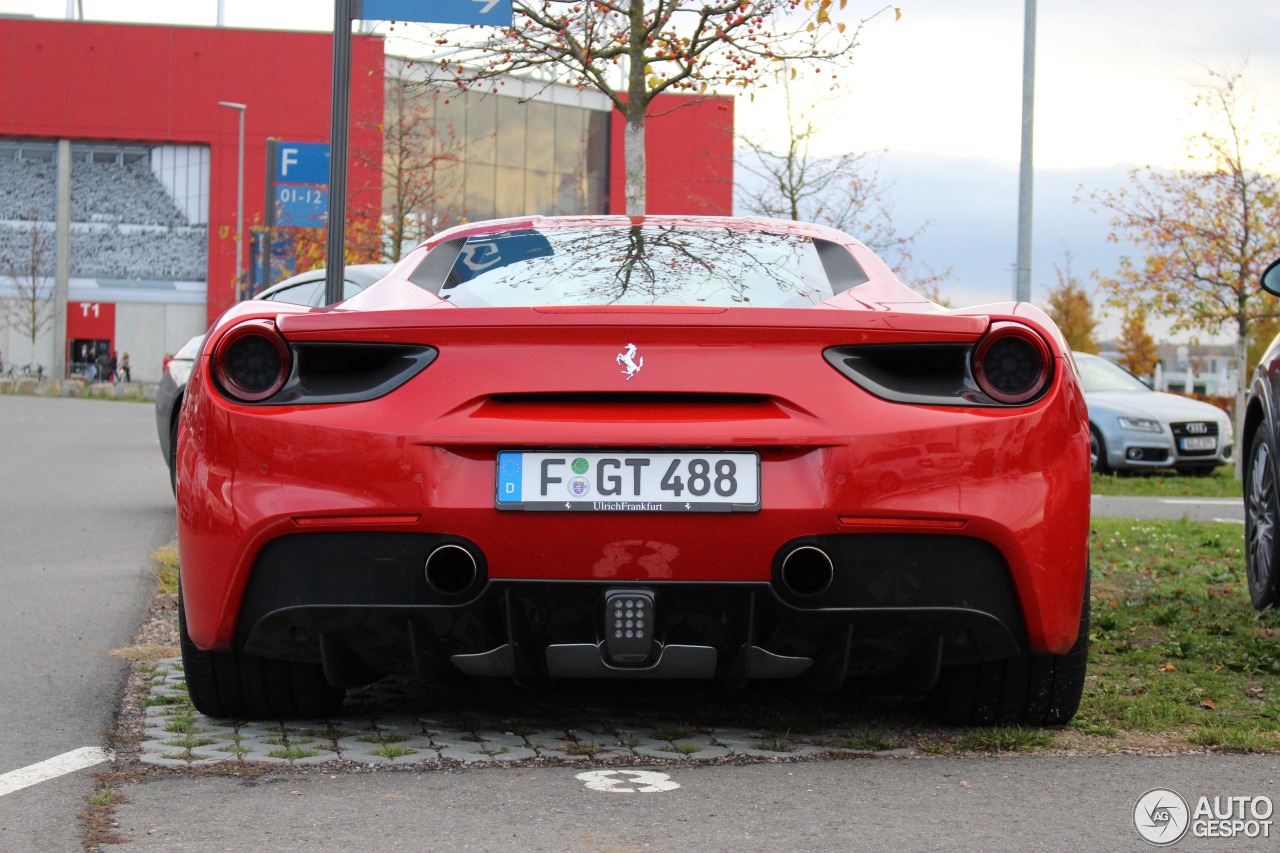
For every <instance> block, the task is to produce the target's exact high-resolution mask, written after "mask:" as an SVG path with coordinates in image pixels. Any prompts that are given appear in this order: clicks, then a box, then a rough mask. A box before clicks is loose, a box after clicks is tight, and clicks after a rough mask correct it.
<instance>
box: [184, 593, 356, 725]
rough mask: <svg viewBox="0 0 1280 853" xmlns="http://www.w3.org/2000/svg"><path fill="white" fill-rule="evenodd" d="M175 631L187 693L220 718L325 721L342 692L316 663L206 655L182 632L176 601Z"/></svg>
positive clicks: (339, 702)
mask: <svg viewBox="0 0 1280 853" xmlns="http://www.w3.org/2000/svg"><path fill="white" fill-rule="evenodd" d="M178 633H179V636H180V640H181V643H182V668H183V671H184V674H185V675H186V679H187V692H188V693H189V694H190V695H191V703H192V704H193V705H195V706H196V710H197V711H199V712H200V713H202V714H205V715H206V716H209V717H214V718H216V719H220V720H227V719H233V720H263V719H269V720H299V719H320V718H325V717H330V716H332V715H333V714H335V713H337V711H338V709H339V708H341V707H342V700H343V698H344V697H345V696H346V690H344V689H343V688H341V687H334V686H332V685H330V684H329V683H328V682H327V681H325V678H324V672H323V670H322V669H321V667H320V665H319V664H311V663H299V662H297V661H281V660H273V659H271V658H262V657H258V656H257V655H251V654H246V653H244V652H242V651H239V650H233V651H205V650H203V649H199V648H197V647H196V645H195V643H193V642H192V641H191V637H190V636H189V635H188V634H187V615H186V610H185V609H184V608H183V604H182V597H181V596H179V597H178Z"/></svg>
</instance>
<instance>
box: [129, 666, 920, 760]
mask: <svg viewBox="0 0 1280 853" xmlns="http://www.w3.org/2000/svg"><path fill="white" fill-rule="evenodd" d="M637 695H638V696H639V700H638V701H637V702H636V704H635V706H634V707H632V706H629V705H624V706H622V707H621V708H620V707H619V706H618V705H615V706H612V707H608V706H597V705H592V706H584V705H574V704H572V703H566V702H564V701H562V698H563V697H560V696H558V694H557V693H556V692H555V691H552V692H551V693H523V692H520V691H518V690H512V689H505V690H499V691H497V692H492V691H490V692H488V693H487V692H486V689H485V688H484V687H470V688H468V689H466V690H463V691H459V692H456V693H451V694H449V695H448V696H436V697H434V701H433V694H432V692H431V691H428V690H426V689H425V688H420V687H415V686H414V685H410V684H405V683H401V682H395V681H390V680H389V681H385V682H379V683H378V684H375V685H371V686H370V687H367V688H361V689H359V690H353V691H351V692H350V693H349V694H348V698H347V701H346V703H345V705H344V706H343V709H342V712H341V714H340V716H338V717H335V718H334V719H331V720H280V721H269V722H265V721H257V722H245V721H236V720H213V719H210V718H208V717H206V716H204V715H203V714H200V713H199V712H197V711H196V710H195V709H194V708H193V707H192V706H191V704H190V701H189V699H188V698H187V692H186V682H185V679H184V677H183V673H182V662H181V660H180V659H178V658H170V659H165V660H161V661H158V662H157V663H156V664H155V672H154V675H153V676H152V677H151V678H150V679H149V680H148V682H147V685H146V696H145V697H144V699H143V705H144V706H145V716H144V719H143V725H142V740H141V745H140V750H139V758H140V760H141V762H142V763H144V764H150V765H155V766H158V767H200V766H204V765H212V764H220V763H225V762H241V763H259V764H265V765H276V766H297V767H304V766H307V765H313V764H326V763H330V762H334V761H340V762H347V763H350V764H356V765H365V766H405V765H426V764H428V763H437V764H438V763H439V762H442V761H443V762H447V763H448V764H450V765H459V764H461V765H464V766H470V765H476V766H480V765H509V764H515V763H541V762H554V763H565V764H572V765H608V764H635V763H653V762H673V763H674V762H679V763H683V764H687V763H699V762H702V763H706V762H714V761H724V760H742V759H753V760H770V761H779V760H783V761H786V760H796V759H803V758H813V757H816V756H822V755H828V754H830V755H842V754H843V755H848V754H853V753H862V752H863V751H862V750H856V749H851V748H849V746H848V742H849V737H848V736H847V735H845V734H842V732H841V731H840V730H839V729H838V728H837V729H832V728H830V727H827V728H824V729H823V732H822V733H821V734H813V735H801V734H794V733H792V732H791V731H790V730H789V728H788V721H787V720H785V719H781V720H775V721H773V723H774V724H773V725H769V726H765V725H759V724H752V725H748V726H743V725H741V724H740V723H738V722H736V721H733V720H722V719H714V720H713V721H712V722H709V723H705V722H700V723H699V724H698V725H693V724H691V723H689V722H688V721H689V720H690V719H692V718H694V716H695V714H694V712H693V709H691V708H688V707H682V706H681V702H680V697H681V696H682V694H681V693H680V692H679V691H674V692H672V693H670V694H663V695H658V696H656V697H654V698H653V701H649V702H646V701H644V699H645V696H644V694H642V693H638V694H637ZM749 710H750V709H747V712H746V713H747V715H749ZM696 716H697V718H698V719H699V720H702V719H705V718H706V717H705V715H702V714H697V715H696ZM901 752H903V750H901V749H889V748H886V749H885V750H884V751H882V752H881V753H879V754H895V755H896V754H900V753H901ZM908 752H909V750H908Z"/></svg>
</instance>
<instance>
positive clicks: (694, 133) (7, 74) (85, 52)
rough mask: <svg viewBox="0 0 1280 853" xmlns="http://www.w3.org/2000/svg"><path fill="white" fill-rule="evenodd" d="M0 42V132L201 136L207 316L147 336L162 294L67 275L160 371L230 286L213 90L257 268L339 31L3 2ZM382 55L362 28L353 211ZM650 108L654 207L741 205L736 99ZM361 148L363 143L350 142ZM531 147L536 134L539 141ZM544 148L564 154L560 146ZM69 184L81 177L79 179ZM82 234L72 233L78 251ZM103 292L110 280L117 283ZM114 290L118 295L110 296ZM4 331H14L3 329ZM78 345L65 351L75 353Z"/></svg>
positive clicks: (367, 162)
mask: <svg viewBox="0 0 1280 853" xmlns="http://www.w3.org/2000/svg"><path fill="white" fill-rule="evenodd" d="M0 57H3V59H4V61H2V62H0V143H5V142H6V141H9V142H13V141H14V140H17V142H16V143H13V144H15V145H18V146H21V144H22V141H23V140H26V141H27V142H29V143H30V142H33V143H36V144H44V145H45V147H46V148H48V147H49V144H51V143H53V142H56V141H57V140H69V141H71V142H72V144H73V150H74V146H75V145H76V144H79V145H81V146H82V148H83V147H85V146H88V147H92V146H93V145H95V144H108V145H115V146H117V147H119V148H120V149H121V150H123V151H125V153H124V155H122V156H125V157H127V156H129V153H128V150H127V149H128V148H129V146H130V145H138V146H179V147H181V146H202V147H205V148H207V157H206V159H207V174H208V177H207V189H202V190H201V192H202V193H204V192H207V234H208V239H207V249H200V250H198V251H206V252H207V272H206V271H205V270H204V269H201V270H199V271H198V272H195V273H191V274H190V277H191V278H193V279H195V278H199V277H200V276H201V274H203V275H204V281H205V284H204V299H205V301H204V305H203V311H202V312H201V316H199V318H198V319H197V317H196V315H195V313H194V311H198V310H199V309H200V306H199V305H198V304H195V303H192V302H191V300H192V299H193V298H196V299H198V295H197V294H196V293H190V292H189V293H188V294H187V302H188V303H191V304H188V305H186V306H185V311H186V313H185V314H184V315H183V317H184V318H185V319H183V320H182V321H181V322H174V321H173V319H172V318H173V314H174V312H170V315H169V327H168V329H167V330H166V331H164V332H163V333H160V337H161V338H163V340H161V341H154V342H147V341H145V340H143V339H144V338H145V337H146V335H147V333H148V332H151V334H152V336H153V337H155V336H156V333H155V332H153V331H152V328H153V327H154V325H155V324H156V323H157V322H158V320H157V318H158V317H160V316H161V315H160V314H159V313H157V309H156V307H155V304H154V303H156V302H157V301H160V297H157V296H156V295H155V294H154V293H153V294H151V295H149V296H147V295H145V294H144V299H143V301H146V300H148V299H149V300H150V301H151V303H152V304H151V305H149V306H146V308H147V310H145V311H144V310H142V308H140V307H139V306H137V305H129V304H126V302H127V300H112V299H111V298H110V296H106V297H104V298H103V299H102V300H98V301H93V300H89V301H84V302H83V303H82V302H78V301H76V300H77V299H79V298H81V297H77V296H76V295H75V280H74V278H73V285H72V291H73V292H72V297H71V301H69V304H68V306H67V329H66V332H67V340H68V341H69V342H70V341H71V340H73V339H75V340H80V339H85V340H97V341H98V345H99V347H108V348H110V349H116V348H117V347H119V348H121V349H125V350H127V349H133V350H134V357H133V359H132V361H133V364H134V366H135V367H134V372H135V374H136V375H137V376H138V378H141V379H143V380H146V379H148V378H150V377H149V376H148V374H149V373H150V372H152V371H149V370H148V366H149V365H151V364H152V363H153V362H154V363H155V364H158V363H159V362H160V360H161V358H160V357H161V356H162V355H163V354H164V353H166V352H172V351H173V350H174V349H176V347H177V346H179V345H180V344H181V342H182V341H184V340H185V339H186V337H187V336H189V335H191V334H196V333H198V332H200V331H203V329H204V328H205V327H206V326H207V324H208V323H210V322H212V321H213V320H214V319H215V318H216V317H217V316H218V315H219V314H220V313H221V312H222V311H224V310H225V309H226V308H227V307H229V306H230V305H231V304H232V303H233V302H234V301H235V298H236V286H235V285H236V268H237V263H236V240H235V237H236V194H237V193H236V186H237V163H238V153H239V136H238V131H239V114H238V111H236V110H233V109H228V108H226V107H222V106H219V102H220V101H222V102H232V103H238V104H244V105H245V108H246V109H245V112H244V117H245V137H244V143H245V151H244V154H245V161H244V165H245V172H244V226H245V241H244V243H245V245H244V246H243V247H242V253H243V258H242V263H241V269H242V270H245V271H247V270H248V268H249V265H250V247H249V243H250V242H251V233H252V230H253V228H254V227H255V226H256V225H259V224H261V223H262V222H263V221H264V218H265V217H264V204H265V198H264V197H265V184H266V178H267V175H266V171H267V164H266V158H267V144H268V139H270V138H274V139H278V140H287V141H290V142H304V143H305V142H319V143H323V142H327V141H328V137H329V101H330V90H331V86H332V36H331V35H330V34H327V33H314V32H286V31H263V30H242V29H226V28H210V27H173V26H159V25H156V26H140V25H132V24H129V25H124V24H106V23H86V22H73V21H56V20H38V19H13V18H9V19H5V18H0ZM386 64H387V60H386V57H385V56H384V42H383V39H382V38H381V37H380V36H376V35H356V36H353V50H352V70H351V81H352V84H351V131H350V133H351V137H350V149H349V150H350V151H351V152H353V156H351V157H350V162H349V166H348V174H349V178H348V187H349V199H348V209H349V210H351V211H360V210H371V209H374V210H376V209H378V206H379V205H380V204H381V193H380V187H381V183H382V175H381V169H380V167H379V165H378V163H377V162H376V157H370V156H369V152H378V151H380V150H381V143H382V140H381V132H380V125H381V123H382V120H383V109H384V107H383V104H384V88H385V86H384V84H385V79H386V77H385V69H386ZM673 107H679V108H678V109H673ZM652 112H653V113H654V116H653V117H652V118H651V119H650V120H649V122H648V128H647V149H648V172H649V181H648V209H649V210H650V211H651V212H653V213H688V214H729V213H731V212H732V207H733V161H732V158H733V101H732V99H731V98H716V97H712V98H706V97H683V96H666V97H664V98H662V99H660V102H659V103H657V104H655V105H654V108H653V110H652ZM622 130H623V122H622V117H621V115H620V114H618V113H617V112H616V111H614V112H613V113H612V115H611V116H610V129H609V145H608V148H609V163H608V169H607V174H608V184H609V186H608V193H607V198H608V212H612V213H622V212H625V203H624V200H623V185H624V180H623V175H624V164H623V157H622V139H623V132H622ZM192 150H194V149H192ZM355 152H361V156H358V157H357V156H354V153H355ZM0 153H2V152H0ZM534 153H535V152H533V151H532V150H531V151H530V156H533V154H534ZM95 156H96V155H95V154H94V153H93V152H92V151H90V152H89V153H88V154H87V155H86V158H87V160H89V161H92V160H93V158H94V157H95ZM201 156H202V157H205V155H203V154H202V155H201ZM540 156H554V152H541V155H540ZM122 162H123V161H122ZM3 180H4V175H3V174H0V182H3ZM75 186H76V185H75V184H74V182H73V193H74V192H75V189H74V187H75ZM3 190H4V187H3V186H0V192H2V191H3ZM73 207H74V205H73ZM525 212H527V213H545V212H550V211H542V210H529V211H525ZM580 212H583V213H593V212H604V211H589V210H583V211H580ZM19 218H26V217H25V216H23V217H19ZM51 218H52V217H49V219H51ZM3 219H5V216H3V215H0V220H3ZM42 219H43V217H42ZM125 221H126V222H128V221H131V220H125ZM0 224H3V223H0ZM10 224H11V225H13V224H14V223H10ZM48 224H49V223H48V221H47V220H46V221H45V225H48ZM17 225H18V226H19V227H26V225H25V223H17ZM99 227H102V228H106V227H108V226H100V225H98V224H95V223H80V224H79V225H75V224H74V223H73V228H79V232H78V234H79V238H78V239H81V240H84V241H93V240H94V239H96V238H95V235H96V234H97V233H98V232H96V231H94V229H95V228H99ZM132 227H135V228H137V227H138V226H132ZM144 227H150V228H155V227H157V226H152V225H148V226H144ZM76 239H77V237H76V234H75V233H73V240H72V253H73V256H74V255H75V253H76V251H77V249H76ZM82 245H83V244H82ZM197 260H198V259H197ZM73 263H74V261H73ZM74 275H75V273H74V272H73V277H74ZM100 275H101V274H100ZM171 277H173V276H171ZM178 277H179V278H181V277H182V276H178ZM108 278H109V276H108ZM193 283H194V284H196V285H198V284H199V282H181V283H180V284H179V287H181V285H184V284H185V285H189V284H193ZM82 292H83V291H82ZM101 292H102V293H104V294H109V293H110V292H111V290H110V287H106V288H105V289H103V290H102V291H101ZM116 301H118V302H120V304H113V302H116ZM100 303H101V304H100ZM108 327H110V328H108ZM192 329H194V330H192ZM8 334H9V338H8V341H9V344H10V351H9V352H6V353H5V356H6V357H8V358H10V359H12V358H13V357H15V356H14V352H15V351H17V352H18V357H21V355H22V353H21V350H22V349H24V348H25V349H29V348H30V347H29V346H27V345H25V344H20V343H19V344H15V343H14V340H15V339H14V332H13V331H12V330H10V332H9V333H8ZM0 343H4V333H2V332H0ZM36 350H38V351H37V352H35V353H31V354H29V358H30V360H32V361H40V362H42V363H44V364H51V363H52V359H49V358H48V354H51V353H52V352H53V346H52V343H51V342H49V343H47V344H42V345H40V346H37V347H36ZM46 350H47V352H46ZM69 355H70V356H71V357H69V358H68V361H69V362H70V361H72V360H74V354H69Z"/></svg>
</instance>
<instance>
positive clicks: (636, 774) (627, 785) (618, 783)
mask: <svg viewBox="0 0 1280 853" xmlns="http://www.w3.org/2000/svg"><path fill="white" fill-rule="evenodd" d="M576 778H578V779H581V780H582V781H583V783H585V784H586V786H587V787H588V788H590V789H591V790H592V791H603V792H604V793H606V794H655V793H658V792H660V791H674V790H675V789H676V788H679V787H680V783H679V782H673V781H671V777H670V776H668V775H667V774H666V773H655V772H653V771H652V770H592V771H590V772H588V773H579V774H578V775H577V777H576Z"/></svg>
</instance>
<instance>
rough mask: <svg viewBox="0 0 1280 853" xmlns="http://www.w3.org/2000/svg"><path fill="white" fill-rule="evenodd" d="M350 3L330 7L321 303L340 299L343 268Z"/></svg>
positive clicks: (337, 0)
mask: <svg viewBox="0 0 1280 853" xmlns="http://www.w3.org/2000/svg"><path fill="white" fill-rule="evenodd" d="M351 3H352V0H335V2H334V6H333V91H332V95H331V102H330V103H331V105H330V113H329V219H328V222H327V223H326V224H325V239H326V240H327V243H326V245H325V266H326V270H325V279H324V282H325V283H324V296H325V304H326V305H332V304H333V303H335V302H339V301H341V299H342V279H343V275H342V273H343V268H344V267H345V266H346V237H347V234H346V222H347V135H348V124H349V123H350V121H349V117H350V112H351V21H352V8H351Z"/></svg>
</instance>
